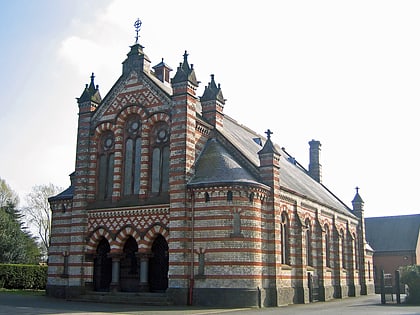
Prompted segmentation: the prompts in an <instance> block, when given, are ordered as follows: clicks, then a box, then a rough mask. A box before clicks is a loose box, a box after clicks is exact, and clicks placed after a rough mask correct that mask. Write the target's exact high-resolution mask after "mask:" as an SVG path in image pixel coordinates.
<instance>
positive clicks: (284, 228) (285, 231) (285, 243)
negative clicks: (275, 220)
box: [280, 212, 290, 265]
mask: <svg viewBox="0 0 420 315" xmlns="http://www.w3.org/2000/svg"><path fill="white" fill-rule="evenodd" d="M280 229H281V231H280V233H281V240H280V241H281V263H282V264H285V265H289V264H290V247H289V219H288V217H287V214H286V213H285V212H283V213H282V215H281V224H280Z"/></svg>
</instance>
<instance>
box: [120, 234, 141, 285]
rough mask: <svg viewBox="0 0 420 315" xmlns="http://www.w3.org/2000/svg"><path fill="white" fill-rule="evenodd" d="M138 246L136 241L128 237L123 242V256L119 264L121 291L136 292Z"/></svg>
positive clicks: (137, 282)
mask: <svg viewBox="0 0 420 315" xmlns="http://www.w3.org/2000/svg"><path fill="white" fill-rule="evenodd" d="M137 251H138V246H137V242H136V240H135V239H134V238H133V237H132V236H129V237H128V239H127V240H126V241H125V244H124V249H123V256H122V257H121V262H120V286H121V291H124V292H136V291H138V288H139V287H138V286H139V267H138V264H137V255H136V253H137Z"/></svg>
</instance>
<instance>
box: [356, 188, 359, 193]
mask: <svg viewBox="0 0 420 315" xmlns="http://www.w3.org/2000/svg"><path fill="white" fill-rule="evenodd" d="M358 193H359V187H358V186H356V194H358Z"/></svg>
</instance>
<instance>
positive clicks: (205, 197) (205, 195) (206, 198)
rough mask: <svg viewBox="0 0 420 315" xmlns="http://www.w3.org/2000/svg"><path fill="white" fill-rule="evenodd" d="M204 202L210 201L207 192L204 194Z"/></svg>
mask: <svg viewBox="0 0 420 315" xmlns="http://www.w3.org/2000/svg"><path fill="white" fill-rule="evenodd" d="M204 200H205V201H206V202H209V201H210V195H209V193H208V192H206V193H205V194H204Z"/></svg>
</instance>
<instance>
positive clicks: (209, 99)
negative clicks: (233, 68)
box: [200, 74, 225, 128]
mask: <svg viewBox="0 0 420 315" xmlns="http://www.w3.org/2000/svg"><path fill="white" fill-rule="evenodd" d="M200 101H201V107H202V110H203V112H202V114H203V118H204V119H206V120H207V121H208V122H209V123H210V124H212V125H213V126H215V127H216V128H217V127H219V128H222V127H223V117H224V115H223V107H224V105H225V99H224V97H223V93H222V89H221V88H220V84H219V85H216V82H215V81H214V74H212V75H211V81H210V82H209V84H208V86H206V87H205V89H204V93H203V96H202V97H201V98H200Z"/></svg>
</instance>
